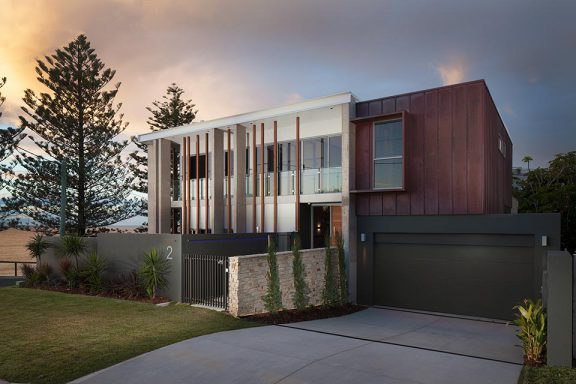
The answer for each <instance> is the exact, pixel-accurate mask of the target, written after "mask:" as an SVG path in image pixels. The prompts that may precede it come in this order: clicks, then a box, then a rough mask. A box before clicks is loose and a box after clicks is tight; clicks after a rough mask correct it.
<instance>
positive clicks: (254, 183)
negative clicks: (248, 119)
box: [252, 124, 258, 233]
mask: <svg viewBox="0 0 576 384" xmlns="http://www.w3.org/2000/svg"><path fill="white" fill-rule="evenodd" d="M257 169H258V167H257V166H256V124H252V232H254V233H256V189H257V188H258V183H257V181H258V171H257Z"/></svg>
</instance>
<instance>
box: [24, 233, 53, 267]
mask: <svg viewBox="0 0 576 384" xmlns="http://www.w3.org/2000/svg"><path fill="white" fill-rule="evenodd" d="M51 246H52V244H50V243H49V242H48V241H46V240H45V239H44V236H42V235H41V234H39V233H37V234H36V235H34V237H32V239H30V241H29V242H28V243H27V244H26V249H28V252H30V256H32V257H33V258H35V259H36V261H37V262H38V265H40V263H41V262H42V255H43V254H44V252H46V250H47V249H48V248H50V247H51Z"/></svg>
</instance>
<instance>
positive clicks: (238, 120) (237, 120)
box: [138, 92, 355, 142]
mask: <svg viewBox="0 0 576 384" xmlns="http://www.w3.org/2000/svg"><path fill="white" fill-rule="evenodd" d="M354 99H355V97H354V95H352V93H350V92H343V93H338V94H335V95H331V96H324V97H319V98H316V99H310V100H305V101H302V102H300V103H296V104H290V105H285V106H282V107H276V108H270V109H264V110H260V111H255V112H248V113H243V114H240V115H233V116H228V117H223V118H220V119H214V120H208V121H202V122H199V123H192V124H188V125H183V126H181V127H175V128H170V129H164V130H161V131H155V132H151V133H145V134H143V135H138V141H139V142H145V141H151V140H156V139H164V138H168V137H175V136H185V135H188V134H191V133H197V132H200V131H205V130H208V129H212V128H222V127H226V126H230V125H235V124H243V123H251V122H254V121H259V120H265V119H269V118H273V117H277V116H282V115H288V114H291V113H299V112H304V111H310V110H313V109H319V108H325V107H331V106H334V105H339V104H346V103H350V102H352V101H354Z"/></svg>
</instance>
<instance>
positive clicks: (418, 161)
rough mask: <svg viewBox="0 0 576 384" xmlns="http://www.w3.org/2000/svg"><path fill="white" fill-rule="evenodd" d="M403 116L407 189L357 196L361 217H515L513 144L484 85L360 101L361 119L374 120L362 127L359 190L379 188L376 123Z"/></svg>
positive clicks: (358, 129)
mask: <svg viewBox="0 0 576 384" xmlns="http://www.w3.org/2000/svg"><path fill="white" fill-rule="evenodd" d="M403 111H406V112H408V113H407V121H406V122H405V129H406V131H405V140H406V146H405V148H406V152H405V155H404V161H405V167H406V170H405V175H406V176H405V177H406V180H405V191H395V192H392V191H391V192H359V193H357V214H358V215H360V216H381V215H452V214H486V213H506V212H509V210H510V206H511V201H512V189H511V188H512V187H511V184H512V175H511V172H512V171H511V169H512V142H511V141H510V138H509V136H508V134H507V132H506V130H505V128H504V124H503V123H502V120H501V119H500V115H499V114H498V111H497V109H496V106H495V105H494V102H493V100H492V97H491V96H490V93H489V92H488V88H487V87H486V84H485V82H484V81H483V80H480V81H473V82H470V83H464V84H457V85H453V86H446V87H441V88H436V89H431V90H427V91H420V92H414V93H410V94H405V95H400V96H394V97H388V98H383V99H377V100H369V101H364V102H359V103H357V104H356V117H357V118H370V117H374V119H368V120H364V121H360V122H357V123H356V180H355V181H356V188H355V189H356V190H358V191H366V190H370V189H371V186H372V177H373V176H372V170H373V165H372V159H373V153H372V151H373V148H372V143H373V137H372V136H373V130H372V126H373V123H374V121H378V120H381V119H382V118H383V117H382V115H386V114H393V113H400V112H403ZM498 135H500V136H501V137H502V138H503V139H504V140H505V141H506V144H507V152H506V157H504V156H503V155H502V154H501V153H500V151H499V149H498Z"/></svg>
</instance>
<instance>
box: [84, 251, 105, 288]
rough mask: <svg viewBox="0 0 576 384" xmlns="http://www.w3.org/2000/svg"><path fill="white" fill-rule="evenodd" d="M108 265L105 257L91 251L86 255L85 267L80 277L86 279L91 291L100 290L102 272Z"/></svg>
mask: <svg viewBox="0 0 576 384" xmlns="http://www.w3.org/2000/svg"><path fill="white" fill-rule="evenodd" d="M107 267H108V263H107V262H106V260H105V259H103V258H102V257H100V256H98V254H96V252H92V253H91V254H90V255H89V256H88V261H87V264H86V267H85V268H84V269H83V270H82V273H81V274H82V278H84V279H85V280H86V285H88V288H89V289H90V292H91V293H100V292H102V281H103V279H102V274H103V273H104V271H105V270H106V268H107Z"/></svg>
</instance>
